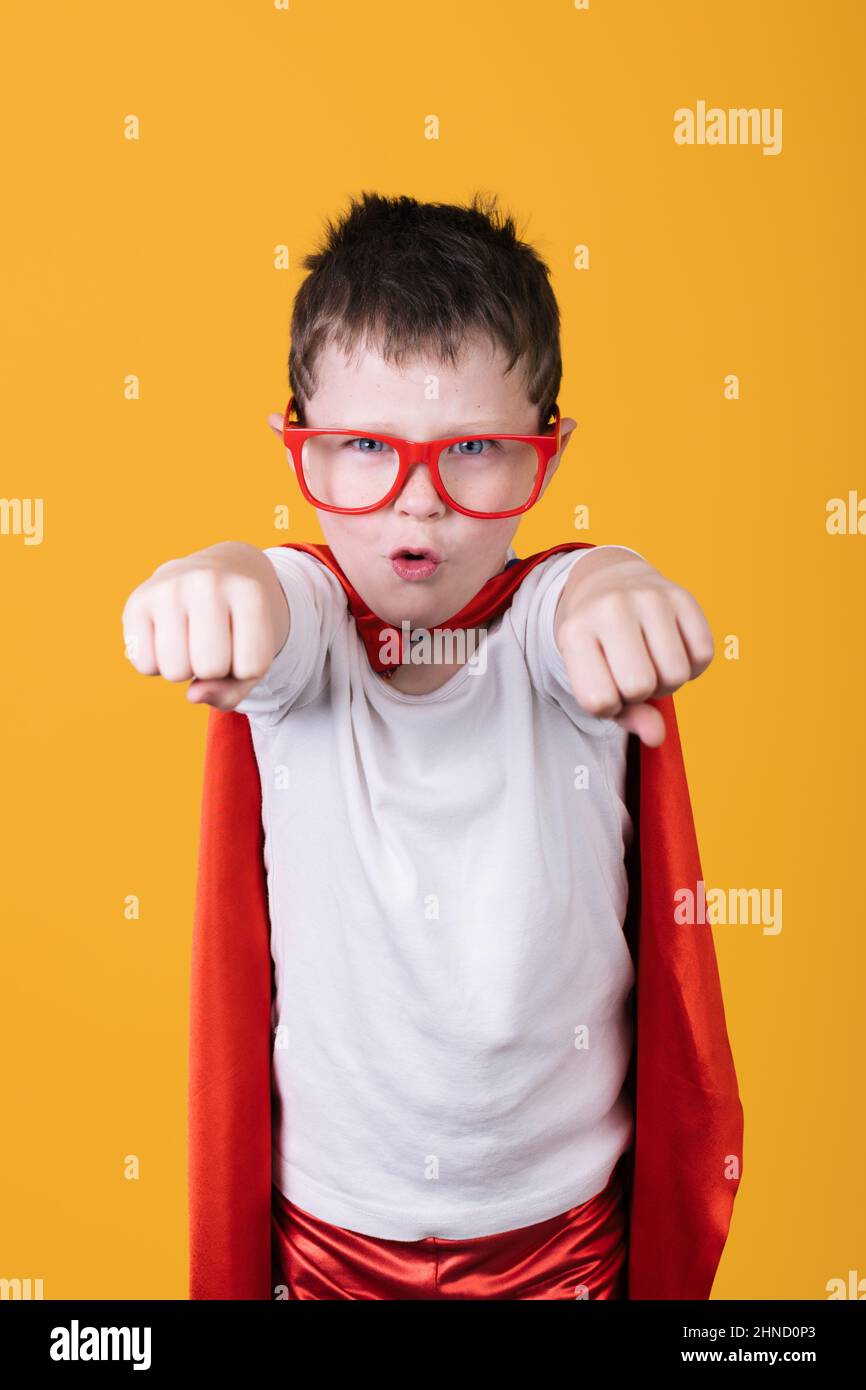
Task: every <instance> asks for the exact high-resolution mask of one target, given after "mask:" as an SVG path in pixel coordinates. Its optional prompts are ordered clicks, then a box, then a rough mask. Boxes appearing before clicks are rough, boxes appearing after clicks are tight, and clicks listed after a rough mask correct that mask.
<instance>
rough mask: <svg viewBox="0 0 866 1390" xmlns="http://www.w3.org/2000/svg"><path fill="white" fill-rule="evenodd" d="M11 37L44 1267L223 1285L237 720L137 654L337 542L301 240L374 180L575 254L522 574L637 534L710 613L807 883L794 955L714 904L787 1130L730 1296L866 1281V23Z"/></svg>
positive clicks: (7, 300)
mask: <svg viewBox="0 0 866 1390" xmlns="http://www.w3.org/2000/svg"><path fill="white" fill-rule="evenodd" d="M2 29H3V32H2V35H0V38H2V43H0V48H2V49H3V50H4V57H3V58H2V82H0V120H2V132H3V134H2V139H3V146H4V155H3V175H2V179H3V193H4V202H5V214H4V217H3V220H2V232H0V236H2V256H0V279H2V298H3V302H4V305H5V306H6V313H4V319H5V320H6V321H5V322H4V324H3V328H2V340H0V361H2V381H3V397H4V402H3V415H2V419H3V451H2V452H3V462H2V484H0V493H2V495H3V496H6V497H42V498H43V499H44V528H45V529H44V540H43V543H42V544H41V545H33V546H27V545H24V544H23V540H22V538H21V537H20V536H12V535H4V536H0V565H2V592H3V596H4V621H3V665H4V672H3V681H2V685H3V696H4V704H5V710H4V718H3V723H2V728H3V753H2V765H3V786H4V796H3V806H4V809H3V826H2V832H3V833H2V844H3V851H4V858H3V871H2V898H3V912H4V930H3V944H2V975H3V980H2V993H0V1016H2V1019H3V1031H4V1039H5V1056H4V1066H3V1098H2V1121H3V1133H2V1138H0V1191H2V1193H3V1196H2V1199H0V1200H2V1213H0V1217H2V1221H0V1275H2V1276H5V1277H15V1276H17V1277H21V1278H24V1277H28V1276H29V1277H33V1278H36V1277H41V1278H43V1280H44V1294H45V1297H46V1298H70V1297H83V1298H139V1297H156V1298H163V1297H165V1298H185V1297H186V1258H187V1255H186V1048H187V989H188V979H189V943H190V931H191V918H192V906H193V893H194V881H195V860H196V851H197V843H198V816H199V797H200V774H201V767H202V756H203V738H204V729H205V723H206V719H207V713H206V711H205V710H200V709H196V708H194V707H192V706H190V705H189V704H188V703H187V702H186V700H185V696H184V691H185V689H186V686H185V685H180V686H177V685H172V684H171V683H169V682H166V681H161V680H148V679H145V678H143V677H141V676H140V675H139V674H138V673H137V672H136V671H135V670H134V669H133V667H132V666H131V664H130V663H129V662H128V661H127V660H126V659H125V657H124V653H123V642H122V632H121V610H122V607H123V604H124V602H125V600H126V597H127V595H128V594H129V592H130V591H131V590H132V589H133V588H134V587H135V586H136V585H137V584H139V583H141V582H142V581H143V580H144V579H146V578H147V577H148V576H149V574H150V573H151V572H152V570H153V569H154V568H155V567H156V566H157V565H158V564H160V563H161V562H162V561H163V560H166V559H170V558H172V557H174V556H177V555H182V554H186V553H188V552H190V551H192V550H195V549H198V548H199V547H201V546H204V545H208V544H212V543H213V542H216V541H219V540H226V539H230V538H237V539H245V540H248V541H251V542H253V543H254V544H257V545H260V546H262V547H264V546H267V545H273V544H276V543H279V542H281V541H283V540H286V539H292V540H321V539H322V537H321V533H320V531H319V528H318V526H317V523H316V518H315V514H314V513H313V512H312V511H311V510H309V509H308V507H307V505H306V503H305V502H304V501H303V499H302V498H301V496H300V493H299V492H298V490H297V485H296V484H295V482H294V479H293V478H292V476H291V474H290V472H289V470H288V468H287V466H286V464H285V462H284V454H283V452H282V450H281V449H280V446H279V444H278V442H277V440H276V439H275V438H274V436H273V434H272V433H271V431H270V430H269V428H268V426H267V424H266V417H267V415H268V413H269V412H270V411H272V410H280V409H282V408H283V407H284V405H285V402H286V400H287V395H288V390H287V376H286V366H285V359H286V356H287V351H288V323H289V316H290V309H291V302H292V298H293V295H294V293H295V291H296V289H297V287H298V285H299V284H300V281H301V278H302V275H303V272H302V271H301V270H300V269H299V267H300V262H301V258H302V257H303V256H304V255H305V254H306V253H307V252H308V251H310V250H312V249H314V246H315V245H316V244H317V242H318V239H319V236H320V233H321V228H322V225H323V223H324V220H325V218H326V217H329V216H335V215H336V214H337V213H339V212H340V211H341V210H342V209H343V208H344V207H345V206H346V204H347V202H348V198H349V195H350V194H351V193H360V192H361V191H362V190H373V191H377V192H380V193H385V194H397V193H407V194H411V195H413V196H415V197H417V198H421V199H430V200H442V201H458V202H462V201H467V200H468V199H469V198H470V197H471V195H472V193H473V192H474V191H475V190H476V189H477V188H481V189H484V190H489V191H493V192H495V193H496V194H497V195H498V196H499V199H500V202H501V205H502V206H503V207H505V208H507V209H509V210H511V211H513V212H514V213H515V215H516V216H517V218H518V222H519V224H520V228H521V231H522V233H523V235H525V236H526V237H527V238H528V239H529V240H530V241H532V242H533V243H534V244H535V245H536V246H537V248H538V250H539V251H540V253H541V255H542V256H543V257H545V259H547V261H548V262H549V264H550V266H551V270H552V274H553V284H554V288H555V291H556V293H557V296H558V298H559V302H560V305H561V309H562V315H563V330H564V331H563V355H564V360H565V365H566V372H565V378H564V382H563V388H562V392H561V395H560V401H561V406H562V413H563V415H566V414H568V415H572V416H574V417H575V418H576V419H577V420H578V421H579V422H580V424H579V429H578V432H577V434H576V435H575V438H574V440H573V441H572V444H571V447H570V448H569V450H568V453H567V455H566V460H565V462H564V466H563V469H562V470H560V473H559V475H558V477H557V479H556V482H555V484H554V485H553V487H552V488H551V489H550V491H549V492H548V494H547V496H546V497H545V499H544V502H543V503H542V504H541V505H540V506H538V507H537V508H536V509H535V510H534V511H533V512H532V513H531V514H530V515H529V517H528V518H527V519H526V520H525V521H524V523H523V524H522V525H521V528H520V530H519V531H518V534H517V538H516V541H515V545H516V548H517V551H518V554H520V555H524V554H529V553H530V552H531V551H534V550H537V549H540V548H542V547H545V546H548V545H553V544H555V543H556V542H557V541H559V540H564V539H565V540H567V539H590V540H593V541H597V542H602V541H617V542H620V543H622V544H625V545H629V546H632V547H634V548H636V549H638V550H639V551H640V552H641V553H642V554H644V555H645V556H646V557H647V558H648V559H650V560H651V561H652V562H653V563H654V564H656V565H657V566H658V567H659V568H660V569H661V570H662V571H663V572H664V573H666V574H668V575H670V576H671V577H672V578H674V579H676V580H678V581H679V582H680V583H682V584H684V585H685V586H686V587H687V588H689V589H691V591H692V592H693V593H694V594H695V595H696V596H697V597H698V599H699V601H700V603H701V604H702V606H703V608H704V610H705V612H706V613H707V616H708V619H709V621H710V624H711V626H712V629H713V632H714V635H715V638H716V650H717V656H716V659H715V661H714V662H713V664H712V666H711V667H710V669H709V670H708V671H707V673H706V674H705V675H704V676H703V677H701V678H700V680H698V681H697V682H695V683H694V684H692V685H689V686H688V687H687V688H686V689H685V690H683V691H682V692H681V694H680V695H679V696H678V697H677V709H678V713H679V719H680V727H681V732H682V737H683V744H684V750H685V755H686V764H687V768H688V772H689V779H690V785H691V790H692V798H693V804H694V811H695V819H696V823H697V828H698V836H699V841H700V845H701V852H702V860H703V867H704V877H705V879H706V881H707V884H708V886H721V887H724V888H727V887H728V886H733V887H766V888H769V889H773V888H776V887H779V888H781V889H782V890H783V900H784V917H783V928H782V931H781V933H780V934H779V935H778V936H766V935H763V934H762V932H761V929H760V926H758V925H752V926H750V925H738V926H718V927H716V928H715V939H716V945H717V950H718V956H719V962H720V969H721V972H722V980H723V985H724V992H725V1000H726V1007H727V1014H728V1025H729V1032H730V1037H731V1042H732V1047H733V1051H734V1057H735V1062H736V1065H737V1069H738V1073H739V1077H740V1084H741V1089H742V1097H743V1103H744V1107H745V1112H746V1142H745V1164H744V1177H743V1182H742V1186H741V1188H740V1192H739V1196H738V1198H737V1202H736V1206H735V1211H734V1218H733V1224H732V1229H731V1234H730V1239H729V1242H728V1245H727V1248H726V1251H725V1254H724V1258H723V1261H722V1265H721V1267H720V1271H719V1274H718V1277H717V1280H716V1285H715V1289H714V1296H715V1297H724V1298H731V1297H735V1298H738V1297H743V1298H750V1299H761V1298H771V1297H779V1298H798V1297H802V1298H809V1299H822V1298H825V1297H826V1296H827V1295H826V1289H825V1286H826V1283H827V1280H828V1279H831V1278H833V1277H842V1278H847V1274H848V1271H849V1269H856V1270H857V1271H858V1273H859V1276H860V1277H866V1239H864V1237H866V1214H864V1205H863V1200H862V1191H863V1140H864V1119H863V1075H864V1028H863V1021H862V993H863V933H864V913H863V907H862V893H863V880H862V868H863V861H864V853H863V817H862V786H863V780H862V779H863V769H864V757H863V754H864V733H863V714H862V707H863V699H864V694H866V682H864V635H863V634H864V621H863V620H864V605H863V595H864V555H866V536H856V535H855V536H835V537H831V536H829V535H828V534H827V531H826V526H825V508H826V503H827V501H828V499H829V498H831V497H836V496H841V497H846V496H847V493H848V491H849V489H858V488H859V489H860V495H863V494H864V493H866V472H864V466H863V459H864V452H863V446H864V439H863V413H862V399H863V368H864V360H863V352H862V333H863V323H864V307H866V306H864V277H863V246H864V216H863V213H864V194H863V189H864V181H863V178H864V167H863V142H864V120H863V109H862V65H863V53H864V37H866V6H864V5H863V4H861V3H859V0H849V2H848V3H846V0H825V3H823V4H821V5H816V4H814V3H811V2H810V0H731V2H729V3H726V4H724V5H722V6H719V5H711V4H704V3H703V2H702V0H651V2H650V0H646V2H645V3H644V2H643V0H621V3H612V0H611V2H609V3H606V2H605V0H591V4H590V8H589V11H588V12H580V11H577V10H575V9H574V7H573V4H572V0H533V3H531V4H530V3H525V4H518V3H514V2H513V0H496V2H495V3H493V0H472V3H467V2H466V0H460V3H455V2H454V0H440V2H439V3H437V4H431V5H420V6H414V5H413V6H407V5H405V4H404V3H399V2H398V0H388V2H386V0H382V2H381V3H377V2H376V0H371V3H364V4H359V3H356V2H355V0H334V3H326V0H291V4H290V8H289V10H288V12H284V11H280V10H276V9H275V8H274V7H273V4H272V3H270V0H259V3H252V0H251V2H250V3H244V4H243V5H241V4H233V3H229V0H222V3H214V0H208V3H189V2H188V0H187V3H183V4H181V5H177V4H171V3H169V0H159V3H153V0H151V3H147V4H145V3H138V4H136V3H129V4H122V5H121V4H116V3H109V0H102V3H89V4H87V3H84V4H76V5H69V4H66V5H61V4H48V5H34V4H32V3H24V2H23V0H19V2H18V3H10V0H6V4H5V5H4V17H3V21H2ZM699 99H704V100H706V101H707V103H708V104H709V105H720V106H722V107H728V106H756V107H759V108H762V107H770V108H775V107H781V108H782V109H783V111H784V122H783V149H782V152H781V154H779V155H778V156H776V157H769V156H765V155H763V154H762V152H761V149H760V148H759V147H754V146H743V147H731V146H728V147H707V146H704V147H678V146H677V145H675V143H674V141H673V138H672V132H673V112H674V110H675V109H676V108H678V107H681V106H691V107H694V106H695V105H696V103H697V101H698V100H699ZM131 113H134V114H136V115H137V116H138V117H139V119H140V122H141V138H140V140H139V141H138V142H130V141H128V140H126V139H124V138H123V120H124V117H125V116H127V115H129V114H131ZM431 113H432V114H436V115H437V116H438V117H439V120H440V122H441V128H440V138H439V139H438V141H431V140H427V139H425V138H424V120H425V117H426V116H428V115H430V114H431ZM282 242H284V243H286V244H287V245H288V246H289V248H290V257H291V262H290V268H289V270H288V271H279V270H276V269H275V268H274V263H273V256H274V247H275V246H276V245H277V244H278V243H282ZM578 243H586V244H587V245H588V246H589V248H590V256H591V261H590V269H589V271H578V270H575V269H574V268H573V248H574V247H575V245H577V244H578ZM7 315H8V318H7ZM128 373H137V374H139V375H140V378H141V399H140V400H138V401H127V400H125V399H124V395H123V382H124V378H125V376H126V375H127V374H128ZM728 373H736V374H738V375H739V377H740V381H741V399H740V400H739V401H729V400H726V399H725V398H724V396H723V380H724V378H725V376H726V375H727V374H728ZM281 503H288V504H289V506H290V508H291V518H292V527H291V530H290V531H289V532H288V534H287V533H285V532H279V533H278V532H275V530H274V527H273V515H274V508H275V507H276V506H278V505H279V504H281ZM580 503H586V504H588V505H589V507H590V511H591V519H592V527H591V530H590V531H589V533H577V534H576V533H575V532H574V530H573V522H572V518H573V515H574V508H575V506H577V505H578V504H580ZM732 633H733V634H737V635H738V636H739V639H740V659H739V660H738V661H728V660H725V658H724V655H723V643H724V639H725V637H726V636H727V635H728V634H732ZM131 893H135V894H138V895H140V899H141V918H140V920H139V921H137V922H130V921H127V920H126V919H125V918H124V913H123V907H124V900H125V897H126V895H128V894H131ZM127 1154H135V1155H138V1156H139V1158H140V1162H141V1177H140V1180H138V1181H127V1180H125V1178H124V1168H123V1164H124V1157H125V1155H127Z"/></svg>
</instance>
